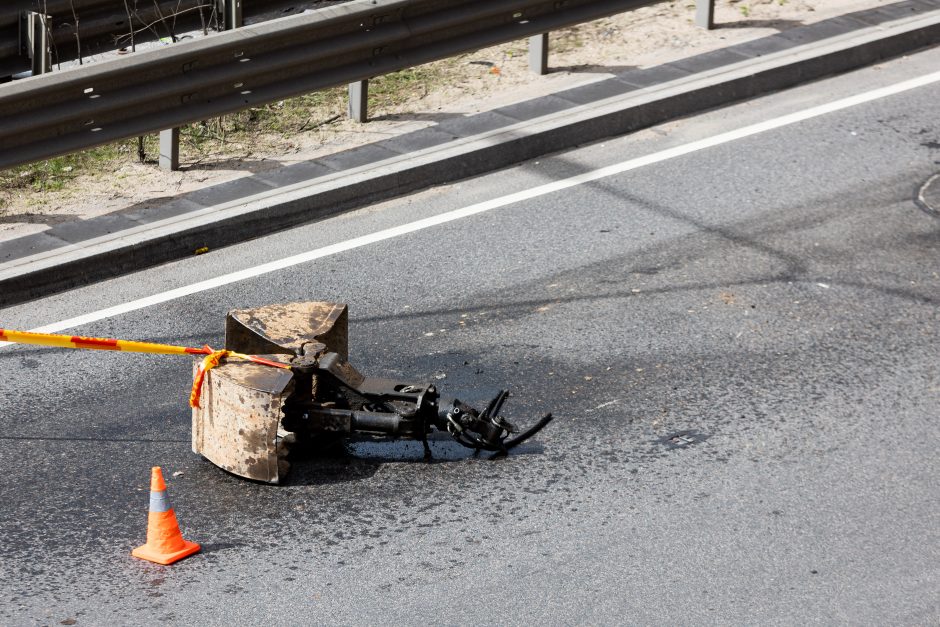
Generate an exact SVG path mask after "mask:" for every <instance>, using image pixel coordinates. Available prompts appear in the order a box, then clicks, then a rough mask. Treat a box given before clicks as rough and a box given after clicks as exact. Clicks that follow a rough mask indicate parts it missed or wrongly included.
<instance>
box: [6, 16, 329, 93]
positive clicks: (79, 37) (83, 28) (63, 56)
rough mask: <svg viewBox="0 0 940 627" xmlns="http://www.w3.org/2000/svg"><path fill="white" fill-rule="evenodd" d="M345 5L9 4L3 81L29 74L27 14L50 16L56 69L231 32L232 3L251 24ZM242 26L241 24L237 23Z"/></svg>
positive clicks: (48, 20) (51, 39)
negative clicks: (161, 42)
mask: <svg viewBox="0 0 940 627" xmlns="http://www.w3.org/2000/svg"><path fill="white" fill-rule="evenodd" d="M346 1H347V0H237V2H231V3H227V2H226V1H225V0H156V1H154V0H146V1H144V0H128V1H127V2H126V3H125V2H122V1H120V0H6V1H5V2H2V6H0V82H2V81H3V80H4V79H7V80H8V79H9V78H10V77H11V76H13V75H15V74H18V73H21V72H27V71H29V70H30V59H29V55H30V50H28V48H27V46H26V43H27V42H26V33H27V24H26V21H27V15H28V14H29V13H31V12H33V13H41V14H43V15H46V16H48V17H47V23H48V40H49V45H50V48H51V52H52V53H51V55H50V56H51V58H50V62H51V63H52V64H53V65H57V64H61V63H68V62H71V61H75V60H79V59H82V58H83V57H84V58H87V57H88V56H90V55H96V54H101V53H105V52H110V51H114V50H117V49H119V48H124V47H127V48H130V47H131V46H132V45H133V44H134V43H141V42H147V41H155V40H157V39H161V38H164V37H166V38H170V39H175V38H176V36H177V35H179V34H183V33H187V32H197V31H202V32H204V33H205V32H209V31H213V32H215V31H221V30H226V29H227V28H230V25H229V24H226V22H230V21H232V16H231V15H226V10H225V8H226V5H227V4H231V5H232V7H233V8H236V9H237V11H238V12H239V13H240V15H239V16H238V17H239V20H240V19H241V17H242V16H243V17H244V19H245V20H247V21H248V22H249V23H251V22H253V21H261V20H265V19H273V18H276V17H283V16H287V15H294V14H297V13H301V12H303V11H304V10H305V9H308V8H316V7H318V6H322V5H329V4H334V3H340V2H346ZM239 25H240V24H239Z"/></svg>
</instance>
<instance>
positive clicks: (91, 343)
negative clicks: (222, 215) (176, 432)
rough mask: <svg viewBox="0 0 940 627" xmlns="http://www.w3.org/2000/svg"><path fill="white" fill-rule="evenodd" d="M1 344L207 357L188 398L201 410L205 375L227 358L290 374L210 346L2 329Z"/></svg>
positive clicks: (258, 359) (272, 363) (254, 357)
mask: <svg viewBox="0 0 940 627" xmlns="http://www.w3.org/2000/svg"><path fill="white" fill-rule="evenodd" d="M0 342H14V343H17V344H35V345H37V346H52V347H56V348H77V349H82V350H98V351H123V352H127V353H149V354H154V355H205V356H206V357H205V359H203V360H202V363H201V364H199V369H198V370H197V371H196V376H195V377H193V389H192V391H191V392H190V394H189V406H190V407H193V408H196V407H199V399H200V398H201V396H202V384H203V381H204V380H205V378H206V372H208V371H209V370H212V369H213V368H215V367H216V366H218V365H219V364H220V363H221V362H222V360H224V359H227V358H232V359H242V360H245V361H250V362H253V363H256V364H261V365H263V366H270V367H272V368H283V369H285V370H290V366H289V365H288V364H282V363H280V362H276V361H271V360H270V359H265V358H263V357H258V356H257V355H245V354H243V353H236V352H235V351H228V350H219V351H217V350H213V349H212V348H211V347H210V346H209V345H208V344H207V345H205V346H203V347H202V348H191V347H188V346H173V345H172V344H156V343H153V342H134V341H132V340H115V339H111V338H98V337H84V336H81V335H56V334H53V333H33V332H31V331H13V330H11V329H0Z"/></svg>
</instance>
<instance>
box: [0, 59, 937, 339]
mask: <svg viewBox="0 0 940 627" xmlns="http://www.w3.org/2000/svg"><path fill="white" fill-rule="evenodd" d="M937 81H940V72H933V73H931V74H927V75H924V76H919V77H917V78H913V79H910V80H906V81H902V82H900V83H896V84H894V85H889V86H887V87H881V88H879V89H874V90H872V91H869V92H865V93H862V94H856V95H854V96H850V97H848V98H843V99H841V100H836V101H834V102H830V103H827V104H823V105H818V106H815V107H810V108H809V109H804V110H803V111H797V112H795V113H790V114H787V115H784V116H781V117H778V118H774V119H772V120H767V121H765V122H759V123H757V124H751V125H750V126H745V127H743V128H739V129H736V130H733V131H728V132H726V133H720V134H718V135H715V136H713V137H707V138H705V139H700V140H697V141H694V142H691V143H688V144H684V145H682V146H676V147H674V148H669V149H667V150H662V151H660V152H656V153H653V154H650V155H646V156H643V157H637V158H635V159H630V160H628V161H623V162H621V163H616V164H614V165H609V166H607V167H604V168H600V169H597V170H594V171H592V172H585V173H584V174H579V175H577V176H572V177H571V178H567V179H563V180H560V181H555V182H553V183H546V184H545V185H539V186H538V187H533V188H531V189H526V190H522V191H519V192H515V193H513V194H509V195H507V196H501V197H499V198H494V199H492V200H487V201H484V202H480V203H477V204H475V205H470V206H469V207H463V208H461V209H455V210H453V211H448V212H446V213H442V214H440V215H436V216H433V217H430V218H424V219H423V220H417V221H415V222H409V223H408V224H402V225H401V226H396V227H393V228H390V229H385V230H382V231H377V232H375V233H371V234H369V235H363V236H361V237H354V238H353V239H350V240H346V241H345V242H339V243H337V244H331V245H329V246H324V247H323V248H317V249H316V250H311V251H309V252H305V253H300V254H297V255H292V256H290V257H285V258H283V259H278V260H276V261H270V262H268V263H264V264H261V265H259V266H254V267H252V268H246V269H244V270H239V271H238V272H231V273H229V274H223V275H222V276H218V277H215V278H213V279H207V280H205V281H199V282H198V283H193V284H191V285H186V286H184V287H178V288H176V289H172V290H168V291H166V292H161V293H159V294H154V295H152V296H147V297H145V298H139V299H137V300H132V301H130V302H127V303H122V304H120V305H115V306H113V307H107V308H105V309H101V310H98V311H93V312H90V313H87V314H84V315H81V316H76V317H74V318H69V319H67V320H61V321H59V322H53V323H52V324H47V325H45V326H42V327H38V328H36V329H31V330H32V331H35V332H37V333H57V332H59V331H63V330H65V329H70V328H73V327H79V326H82V325H85V324H89V323H91V322H97V321H98V320H105V319H107V318H113V317H115V316H119V315H121V314H125V313H129V312H132V311H137V310H138V309H144V308H146V307H151V306H153V305H159V304H160V303H165V302H168V301H171V300H176V299H178V298H183V297H184V296H189V295H191V294H197V293H199V292H204V291H207V290H211V289H214V288H217V287H222V286H223V285H228V284H230V283H236V282H238V281H244V280H246V279H251V278H254V277H257V276H261V275H263V274H267V273H269V272H277V271H278V270H284V269H285V268H290V267H292V266H296V265H299V264H302V263H307V262H309V261H314V260H316V259H321V258H323V257H329V256H331V255H336V254H339V253H342V252H346V251H348V250H353V249H355V248H360V247H362V246H368V245H369V244H375V243H376V242H381V241H384V240H387V239H392V238H395V237H400V236H402V235H406V234H408V233H414V232H416V231H421V230H424V229H428V228H431V227H433V226H438V225H440V224H446V223H447V222H453V221H455V220H460V219H462V218H467V217H469V216H473V215H476V214H478V213H484V212H486V211H492V210H493V209H498V208H500V207H505V206H507V205H511V204H514V203H517V202H522V201H524V200H530V199H532V198H537V197H539V196H544V195H546V194H551V193H554V192H557V191H561V190H564V189H568V188H569V187H575V186H577V185H582V184H584V183H590V182H591V181H596V180H598V179H602V178H606V177H608V176H613V175H615V174H622V173H624V172H629V171H630V170H636V169H637V168H642V167H645V166H648V165H652V164H654V163H660V162H662V161H667V160H669V159H675V158H676V157H681V156H683V155H688V154H691V153H693V152H698V151H699V150H705V149H707V148H712V147H714V146H719V145H721V144H726V143H728V142H732V141H735V140H738V139H743V138H745V137H750V136H752V135H757V134H759V133H764V132H766V131H771V130H774V129H778V128H782V127H784V126H789V125H791V124H796V123H798V122H803V121H805V120H809V119H812V118H815V117H819V116H821V115H826V114H827V113H833V112H835V111H840V110H842V109H848V108H850V107H854V106H857V105H860V104H864V103H866V102H871V101H873V100H878V99H880V98H886V97H888V96H894V95H897V94H900V93H903V92H906V91H910V90H912V89H917V88H918V87H924V86H926V85H930V84H931V83H936V82H937ZM10 344H12V342H0V348H2V347H3V346H7V345H10Z"/></svg>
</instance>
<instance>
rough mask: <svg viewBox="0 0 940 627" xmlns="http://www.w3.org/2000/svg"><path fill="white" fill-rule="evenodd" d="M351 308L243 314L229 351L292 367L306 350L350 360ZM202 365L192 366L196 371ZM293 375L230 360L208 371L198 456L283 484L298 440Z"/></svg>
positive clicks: (232, 325) (196, 418) (230, 320)
mask: <svg viewBox="0 0 940 627" xmlns="http://www.w3.org/2000/svg"><path fill="white" fill-rule="evenodd" d="M347 320H348V314H347V309H346V306H345V305H342V304H338V303H325V302H308V303H290V304H287V305H269V306H266V307H259V308H257V309H240V310H235V311H231V312H229V314H228V317H227V319H226V325H225V348H226V349H227V350H231V351H236V352H239V353H245V354H251V355H259V356H263V357H265V358H266V359H269V360H272V361H279V362H282V363H289V362H290V361H291V359H292V358H294V357H296V356H299V355H302V354H303V353H304V349H305V347H307V346H308V345H311V346H313V345H316V346H317V348H319V349H321V350H323V349H326V350H330V351H332V352H334V353H337V354H339V355H341V356H342V357H343V359H345V358H346V357H347V355H348V352H349V348H348V334H347V324H348V323H347ZM198 366H199V360H197V362H196V363H195V364H194V372H195V369H197V368H198ZM293 378H294V375H293V374H292V372H291V371H290V370H282V369H279V368H271V367H269V366H263V365H259V364H256V363H251V362H242V361H228V362H225V363H223V364H222V365H220V366H218V367H216V368H213V369H212V370H209V371H208V372H207V373H206V378H205V382H204V384H203V386H204V387H203V394H202V399H201V403H200V407H197V408H194V409H193V431H192V435H193V451H194V452H195V453H198V454H200V455H202V456H203V457H205V458H206V459H208V460H209V461H211V462H212V463H213V464H215V465H216V466H219V467H220V468H223V469H224V470H227V471H228V472H231V473H232V474H235V475H238V476H240V477H245V478H247V479H254V480H256V481H264V482H267V483H278V482H279V481H280V480H281V479H283V478H284V476H285V475H286V474H287V471H288V469H289V465H288V462H287V460H286V457H287V453H288V448H289V445H290V443H291V442H292V440H293V435H292V434H291V433H290V432H289V431H288V430H286V429H285V428H284V425H283V422H282V421H283V418H284V414H283V408H284V404H285V403H286V402H287V400H288V398H289V397H290V395H291V394H292V392H293V390H294V381H293Z"/></svg>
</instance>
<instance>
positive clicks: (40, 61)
mask: <svg viewBox="0 0 940 627" xmlns="http://www.w3.org/2000/svg"><path fill="white" fill-rule="evenodd" d="M25 21H26V29H25V30H26V41H25V43H26V54H27V55H28V56H29V58H30V59H32V61H33V76H38V75H39V74H45V73H46V72H48V71H49V70H51V69H52V63H51V60H50V54H49V16H48V15H44V14H42V13H36V12H35V11H29V12H27V13H26V17H25Z"/></svg>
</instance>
